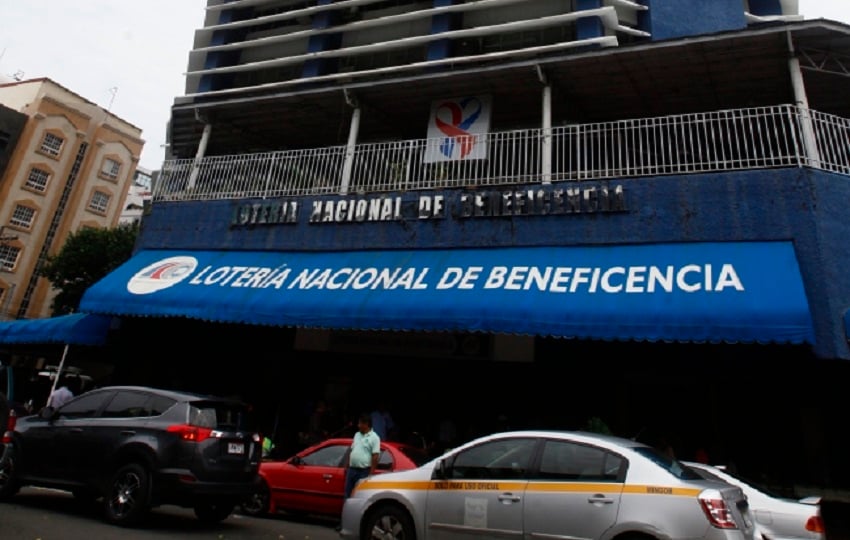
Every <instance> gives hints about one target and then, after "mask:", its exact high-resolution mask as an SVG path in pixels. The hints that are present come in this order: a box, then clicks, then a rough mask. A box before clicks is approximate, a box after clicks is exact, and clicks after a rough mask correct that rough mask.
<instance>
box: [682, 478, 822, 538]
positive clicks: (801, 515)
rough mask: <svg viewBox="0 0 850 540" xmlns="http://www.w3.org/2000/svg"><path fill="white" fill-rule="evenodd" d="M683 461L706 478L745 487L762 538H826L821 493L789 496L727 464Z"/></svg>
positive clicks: (757, 536) (757, 530) (757, 534)
mask: <svg viewBox="0 0 850 540" xmlns="http://www.w3.org/2000/svg"><path fill="white" fill-rule="evenodd" d="M684 463H685V465H687V466H688V467H691V468H692V469H694V470H695V471H696V472H697V473H698V474H700V475H702V476H703V477H704V478H708V479H711V480H719V481H721V482H728V483H729V484H732V485H735V486H738V487H740V488H741V489H742V490H743V491H744V494H745V495H746V496H747V500H748V501H749V503H750V512H751V513H752V515H753V519H754V521H755V527H756V538H758V539H759V540H824V522H823V519H822V518H821V513H820V497H805V498H803V499H799V500H794V499H788V498H787V497H781V496H779V495H776V494H774V493H770V492H769V491H768V490H766V489H765V488H763V487H756V486H755V485H754V484H753V483H752V482H748V481H745V480H744V479H742V478H741V477H740V476H739V475H736V474H732V473H731V472H729V471H728V470H726V469H725V467H722V466H713V465H705V464H703V463H696V462H690V461H686V462H684Z"/></svg>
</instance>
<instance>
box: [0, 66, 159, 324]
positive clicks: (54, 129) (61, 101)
mask: <svg viewBox="0 0 850 540" xmlns="http://www.w3.org/2000/svg"><path fill="white" fill-rule="evenodd" d="M0 105H2V107H3V108H2V109H0V231H2V232H0V318H4V319H28V318H42V317H49V316H50V314H51V306H50V304H51V301H52V298H53V296H55V290H53V288H52V286H51V284H50V282H49V281H48V280H46V279H45V278H43V277H41V276H40V274H39V269H40V268H41V266H42V264H43V263H44V261H45V258H46V257H47V256H49V255H54V254H56V253H57V252H58V251H59V249H61V247H62V245H63V244H64V241H65V240H66V239H67V238H68V236H69V235H70V234H71V233H73V232H75V231H77V230H79V229H80V228H81V227H113V226H115V225H117V224H118V220H119V217H120V216H121V213H122V210H123V208H124V199H125V197H126V196H127V190H128V187H129V186H130V184H131V182H132V179H133V175H134V171H135V169H136V164H137V162H138V159H139V155H140V153H141V151H142V147H143V146H144V141H143V140H142V139H141V136H142V131H141V129H139V128H138V127H136V126H134V125H132V124H130V123H129V122H127V121H125V120H122V119H121V118H119V117H117V116H115V115H114V114H112V113H110V112H109V111H107V110H106V109H104V108H102V107H100V106H98V105H96V104H94V103H92V102H91V101H89V100H87V99H85V98H84V97H82V96H80V95H77V94H76V93H74V92H73V91H71V90H69V89H67V88H64V87H63V86H61V85H60V84H58V83H56V82H54V81H52V80H50V79H46V78H41V79H31V80H23V81H13V82H7V83H4V84H0ZM4 141H6V143H4Z"/></svg>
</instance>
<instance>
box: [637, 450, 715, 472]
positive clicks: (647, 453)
mask: <svg viewBox="0 0 850 540" xmlns="http://www.w3.org/2000/svg"><path fill="white" fill-rule="evenodd" d="M633 450H634V451H635V452H637V453H638V454H641V455H642V456H644V457H646V458H648V459H649V460H650V461H652V462H653V463H655V464H656V465H658V466H659V467H661V468H662V469H664V470H665V471H667V472H669V473H670V474H672V475H673V476H675V477H676V478H678V479H680V480H702V479H703V477H702V476H700V475H699V474H697V473H696V472H695V471H694V470H693V469H691V468H690V467H686V466H685V465H683V464H682V463H681V462H680V461H678V460H676V459H672V458H670V457H668V456H666V455H664V454H662V453H661V452H659V451H658V450H656V449H655V448H652V447H649V446H640V447H637V448H633Z"/></svg>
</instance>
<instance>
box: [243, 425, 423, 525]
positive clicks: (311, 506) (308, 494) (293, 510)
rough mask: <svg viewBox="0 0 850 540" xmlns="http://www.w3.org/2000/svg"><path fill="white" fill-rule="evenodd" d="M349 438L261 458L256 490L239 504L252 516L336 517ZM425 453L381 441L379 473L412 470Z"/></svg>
mask: <svg viewBox="0 0 850 540" xmlns="http://www.w3.org/2000/svg"><path fill="white" fill-rule="evenodd" d="M350 447H351V439H350V438H337V439H328V440H326V441H323V442H320V443H318V444H315V445H313V446H311V447H309V448H306V449H304V450H302V451H301V452H299V453H297V454H295V455H294V456H292V457H290V458H289V459H285V460H282V461H281V460H274V459H270V460H263V462H262V463H261V464H260V477H261V478H262V480H263V483H262V487H261V489H260V491H259V492H257V493H256V494H254V496H253V497H251V498H250V499H249V500H248V501H247V502H245V503H244V504H243V505H242V511H243V512H244V513H245V514H248V515H251V516H262V515H266V514H274V513H275V512H277V511H279V510H283V511H285V512H288V513H290V514H318V515H326V516H339V515H340V514H341V513H342V502H343V499H342V496H343V491H344V487H345V466H344V464H345V463H347V461H348V452H349V449H350ZM429 459H430V458H429V456H428V454H427V453H426V452H425V451H424V450H422V449H421V448H418V447H416V446H412V445H409V444H403V443H397V442H390V441H386V442H384V441H382V442H381V457H380V459H379V460H378V472H379V473H384V472H390V471H403V470H407V469H415V468H416V467H418V466H419V465H422V464H424V463H425V462H427V461H428V460H429Z"/></svg>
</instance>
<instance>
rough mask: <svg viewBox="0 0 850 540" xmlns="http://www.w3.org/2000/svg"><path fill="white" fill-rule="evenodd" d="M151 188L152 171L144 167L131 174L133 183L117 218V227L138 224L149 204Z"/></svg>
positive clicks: (137, 168)
mask: <svg viewBox="0 0 850 540" xmlns="http://www.w3.org/2000/svg"><path fill="white" fill-rule="evenodd" d="M152 186H153V171H151V170H149V169H145V168H144V167H136V171H135V172H134V173H133V183H132V184H131V185H130V189H129V191H128V192H127V199H126V200H125V201H124V210H123V211H122V212H121V217H120V218H118V223H119V225H130V224H134V223H135V224H138V223H139V222H141V220H142V216H143V215H144V212H145V206H146V205H149V204H150V200H151V196H152V194H153V193H152V192H151V189H152Z"/></svg>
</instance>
